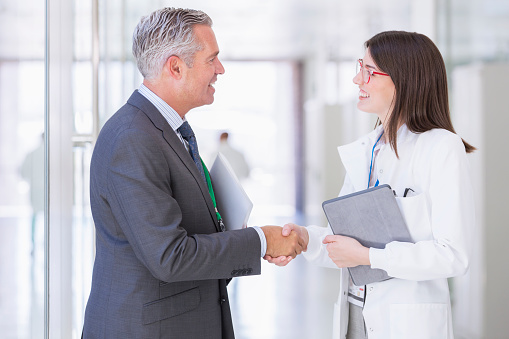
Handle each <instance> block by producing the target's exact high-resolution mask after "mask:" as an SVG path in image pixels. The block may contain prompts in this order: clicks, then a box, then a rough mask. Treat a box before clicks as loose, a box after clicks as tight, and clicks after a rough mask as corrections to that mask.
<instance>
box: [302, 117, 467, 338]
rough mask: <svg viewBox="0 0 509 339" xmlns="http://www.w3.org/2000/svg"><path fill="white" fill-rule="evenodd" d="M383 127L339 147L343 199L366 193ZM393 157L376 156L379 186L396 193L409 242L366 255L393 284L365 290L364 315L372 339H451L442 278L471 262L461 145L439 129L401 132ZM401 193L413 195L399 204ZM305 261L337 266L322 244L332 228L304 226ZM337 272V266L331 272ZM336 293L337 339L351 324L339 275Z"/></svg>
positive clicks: (386, 151) (345, 278)
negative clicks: (307, 239) (343, 173)
mask: <svg viewBox="0 0 509 339" xmlns="http://www.w3.org/2000/svg"><path fill="white" fill-rule="evenodd" d="M381 131H382V127H381V126H380V127H378V128H377V129H376V130H375V131H373V132H371V133H370V134H368V135H366V136H364V137H362V138H361V139H359V140H357V141H355V142H353V143H351V144H349V145H345V146H341V147H339V148H338V150H339V154H340V156H341V159H342V161H343V164H344V166H345V168H346V173H347V174H346V178H345V183H344V185H343V188H342V189H341V192H340V195H345V194H349V193H352V192H355V191H359V190H363V189H366V188H367V184H368V175H369V165H370V160H371V151H372V148H373V145H374V143H375V141H376V138H377V137H378V136H379V135H380V133H381ZM397 140H398V143H397V144H398V154H399V159H398V158H397V157H396V154H395V153H394V151H393V150H392V149H391V147H390V145H389V144H385V145H383V146H382V147H381V149H380V152H379V153H378V156H377V160H376V161H377V170H378V173H377V177H378V180H379V181H380V184H381V185H382V184H389V185H390V186H391V187H392V188H393V189H394V190H395V191H396V193H397V196H398V197H399V198H397V200H398V205H399V207H400V209H401V210H402V213H403V215H404V217H405V221H406V223H407V226H408V228H409V231H410V234H411V236H412V240H413V241H414V243H403V242H396V241H394V242H391V243H389V244H387V245H386V247H385V249H374V248H371V249H370V251H369V257H370V261H371V267H373V268H380V269H383V270H385V271H387V273H388V274H389V275H390V276H391V277H394V279H390V280H386V281H383V282H379V283H373V284H369V285H367V286H366V293H367V295H366V303H365V305H364V310H363V315H364V319H365V323H366V329H367V332H368V337H369V339H373V338H391V339H395V338H405V339H408V338H412V339H419V338H423V339H424V338H426V339H440V338H448V339H449V338H453V337H454V335H453V330H452V318H451V305H450V298H449V288H448V283H447V278H449V277H454V276H458V275H461V274H464V273H465V272H466V270H467V268H468V262H469V249H470V248H471V246H470V241H469V230H471V229H472V227H473V225H474V219H475V216H474V199H473V192H472V185H471V180H470V174H469V165H468V161H467V157H466V153H465V148H464V146H463V143H462V141H461V138H460V137H459V136H457V135H456V134H454V133H451V132H448V131H446V130H443V129H434V130H431V131H428V132H425V133H421V134H415V133H412V132H410V131H409V130H408V128H407V127H406V125H403V126H402V127H401V128H400V129H399V131H398V139H397ZM405 188H411V189H413V190H414V192H411V193H412V195H411V196H408V197H406V198H403V193H404V190H405ZM308 232H309V235H310V242H309V246H308V251H307V252H305V253H304V256H305V257H306V259H308V260H309V261H313V262H316V263H318V264H320V265H323V266H328V267H336V266H335V265H334V263H333V262H332V260H331V259H330V258H329V257H328V253H327V250H326V248H325V246H324V245H323V244H321V241H322V239H323V238H324V237H325V236H326V235H327V234H332V231H331V229H330V227H317V226H309V227H308ZM336 268H337V267H336ZM340 280H341V281H340V293H339V297H338V300H337V302H336V304H335V307H334V319H333V321H334V324H333V325H334V326H333V327H334V331H333V332H334V333H333V337H334V339H338V338H345V335H346V330H347V325H348V302H347V294H348V282H349V275H348V271H347V270H346V269H342V270H341V279H340Z"/></svg>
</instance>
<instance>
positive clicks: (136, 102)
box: [127, 90, 221, 232]
mask: <svg viewBox="0 0 509 339" xmlns="http://www.w3.org/2000/svg"><path fill="white" fill-rule="evenodd" d="M127 103H128V104H130V105H133V106H135V107H137V108H139V109H140V110H141V111H143V113H145V114H146V115H147V116H148V118H149V119H150V120H151V121H152V123H153V124H154V126H155V127H156V128H157V129H159V130H160V131H162V132H163V138H164V139H165V140H166V142H167V143H168V145H169V146H170V147H171V148H172V149H173V151H174V152H175V153H176V154H177V156H178V157H179V158H180V160H181V161H182V163H183V164H184V165H185V166H186V167H187V169H188V170H189V172H190V173H191V174H192V175H193V177H194V180H196V182H197V183H198V186H199V187H200V190H201V192H202V196H203V198H204V199H205V201H206V203H207V207H208V209H209V213H210V215H211V217H212V220H214V225H215V226H216V230H217V231H218V232H220V230H221V229H220V227H219V223H218V222H217V218H216V212H215V208H214V204H213V203H212V199H211V198H210V194H209V189H208V187H207V183H205V182H204V181H203V177H202V176H201V174H200V172H199V171H198V168H196V164H195V163H194V161H193V159H192V158H191V155H190V154H189V152H188V151H187V149H186V148H185V146H184V145H183V144H182V142H181V141H180V139H179V138H178V136H177V134H176V133H175V131H174V130H173V129H172V128H171V126H170V125H169V124H168V122H167V121H166V120H165V119H164V117H163V116H162V114H161V113H160V112H159V110H158V109H157V108H156V107H155V106H154V105H152V103H151V102H150V101H148V100H147V98H145V97H144V96H143V95H141V94H140V93H138V91H137V90H136V91H134V93H133V94H132V95H131V97H130V98H129V100H128V101H127Z"/></svg>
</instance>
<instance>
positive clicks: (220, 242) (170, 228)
mask: <svg viewBox="0 0 509 339" xmlns="http://www.w3.org/2000/svg"><path fill="white" fill-rule="evenodd" d="M159 142H160V141H158V140H157V138H154V137H153V136H151V135H150V134H148V133H146V132H144V131H138V130H134V129H129V130H126V131H124V132H122V133H120V134H119V135H118V137H117V139H116V141H115V142H114V143H113V145H114V146H113V147H112V153H111V156H110V163H109V164H108V171H107V173H108V181H107V182H108V187H107V190H106V191H105V192H106V193H105V197H103V198H104V199H107V200H108V201H107V203H108V204H110V208H111V211H112V213H113V215H114V220H115V221H116V230H115V233H116V234H117V235H118V236H119V240H118V241H119V242H121V241H125V244H123V245H124V246H131V247H132V249H133V251H134V253H135V255H136V257H137V258H138V259H139V261H140V262H141V263H142V264H143V265H144V266H145V267H146V268H147V269H148V270H149V271H150V272H151V273H152V275H153V276H154V277H156V278H158V279H160V280H162V281H167V282H175V281H187V280H204V279H223V278H230V277H232V276H236V275H239V273H238V272H241V274H240V275H251V274H260V240H259V237H258V234H257V233H256V231H255V230H253V229H243V230H237V231H229V232H222V233H216V232H215V226H214V222H213V219H211V218H210V217H209V218H204V217H199V216H203V215H206V214H204V213H202V214H200V215H199V216H197V217H196V220H194V222H195V223H197V224H198V226H197V227H198V228H199V229H202V230H204V232H203V233H204V234H199V233H202V232H196V233H195V234H188V233H187V231H186V230H185V229H184V228H183V227H181V222H182V210H181V208H180V206H179V202H178V201H177V200H176V199H175V197H174V194H173V189H172V178H171V175H170V170H169V164H168V160H167V158H166V157H165V156H164V154H163V152H162V150H161V144H159ZM190 199H191V202H188V203H191V204H194V203H196V205H197V206H205V205H204V202H203V197H190ZM193 199H197V200H196V201H193ZM199 199H201V201H200V200H199ZM197 208H198V207H197ZM206 212H207V213H208V210H207V211H206ZM197 215H198V213H197ZM200 223H201V224H200ZM123 238H125V239H124V240H122V239H123ZM120 245H122V244H120Z"/></svg>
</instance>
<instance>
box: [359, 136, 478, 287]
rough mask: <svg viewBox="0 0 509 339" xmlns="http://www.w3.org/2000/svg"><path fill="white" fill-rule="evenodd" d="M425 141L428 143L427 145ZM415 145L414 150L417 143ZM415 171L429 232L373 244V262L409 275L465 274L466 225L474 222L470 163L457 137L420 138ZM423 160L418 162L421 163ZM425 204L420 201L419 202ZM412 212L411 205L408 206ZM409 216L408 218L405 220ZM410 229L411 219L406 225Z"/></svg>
mask: <svg viewBox="0 0 509 339" xmlns="http://www.w3.org/2000/svg"><path fill="white" fill-rule="evenodd" d="M426 145H427V147H426ZM416 151H418V150H417V149H416ZM420 151H421V152H423V156H421V159H423V160H422V163H427V164H428V165H427V166H425V172H423V171H421V170H419V171H418V174H419V175H420V177H421V180H422V181H423V183H424V184H423V186H425V187H428V190H425V191H424V192H423V193H422V194H426V197H427V199H425V200H424V201H427V202H428V203H427V204H428V205H429V206H424V208H427V211H428V213H425V214H426V215H427V216H428V218H429V227H430V228H431V232H430V233H431V236H430V237H429V239H426V240H422V241H417V242H416V243H405V242H391V243H389V244H387V245H386V247H385V249H374V248H371V249H370V251H369V257H370V261H371V267H372V268H380V269H383V270H385V271H386V272H387V273H388V274H389V276H392V277H395V278H401V279H407V280H431V279H438V278H448V277H453V276H457V275H461V274H464V273H465V272H466V270H467V268H468V258H469V255H468V252H469V248H470V241H469V231H470V230H471V229H472V227H473V226H474V224H475V215H474V199H473V191H472V186H471V179H470V174H469V164H468V160H467V156H466V153H465V148H464V146H463V143H462V141H461V138H459V137H458V136H456V135H455V134H452V133H450V134H446V135H445V136H444V135H441V138H440V139H439V140H437V139H435V140H433V141H431V140H428V142H427V143H424V145H423V147H422V149H421V150H420ZM419 165H422V164H419ZM420 208H423V206H420ZM410 213H411V211H410ZM408 220H411V218H410V219H408V218H407V223H409V221H408ZM408 226H409V229H411V228H412V227H413V226H414V225H408Z"/></svg>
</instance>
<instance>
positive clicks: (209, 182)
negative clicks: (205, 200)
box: [200, 157, 225, 232]
mask: <svg viewBox="0 0 509 339" xmlns="http://www.w3.org/2000/svg"><path fill="white" fill-rule="evenodd" d="M200 161H201V165H202V166H203V172H205V178H206V179H207V186H208V188H209V194H210V198H211V199H212V203H213V204H214V209H215V210H216V218H217V222H218V223H219V227H221V232H224V231H225V226H224V224H223V218H221V214H219V211H218V210H217V204H216V195H215V194H214V189H213V188H212V181H211V180H210V173H209V170H208V169H207V166H205V163H204V162H203V160H202V159H201V157H200Z"/></svg>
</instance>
